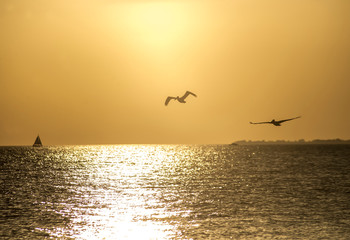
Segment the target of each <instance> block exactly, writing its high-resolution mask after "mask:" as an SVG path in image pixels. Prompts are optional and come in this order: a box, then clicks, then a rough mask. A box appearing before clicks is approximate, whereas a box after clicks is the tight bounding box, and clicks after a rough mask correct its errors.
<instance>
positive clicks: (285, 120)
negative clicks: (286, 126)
mask: <svg viewBox="0 0 350 240" xmlns="http://www.w3.org/2000/svg"><path fill="white" fill-rule="evenodd" d="M300 117H301V116H299V117H295V118H289V119H284V120H280V121H277V122H279V123H283V122H287V121H290V120H293V119H297V118H300Z"/></svg>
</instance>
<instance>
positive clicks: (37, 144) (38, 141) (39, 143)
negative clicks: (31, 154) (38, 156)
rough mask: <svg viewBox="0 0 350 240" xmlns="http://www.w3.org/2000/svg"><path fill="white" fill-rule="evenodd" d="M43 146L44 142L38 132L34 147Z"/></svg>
mask: <svg viewBox="0 0 350 240" xmlns="http://www.w3.org/2000/svg"><path fill="white" fill-rule="evenodd" d="M42 146H43V144H42V143H41V140H40V137H39V134H38V136H37V137H36V139H35V142H34V144H33V147H42Z"/></svg>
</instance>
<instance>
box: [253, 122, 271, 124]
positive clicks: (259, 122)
mask: <svg viewBox="0 0 350 240" xmlns="http://www.w3.org/2000/svg"><path fill="white" fill-rule="evenodd" d="M249 123H250V124H265V123H271V122H256V123H254V122H249Z"/></svg>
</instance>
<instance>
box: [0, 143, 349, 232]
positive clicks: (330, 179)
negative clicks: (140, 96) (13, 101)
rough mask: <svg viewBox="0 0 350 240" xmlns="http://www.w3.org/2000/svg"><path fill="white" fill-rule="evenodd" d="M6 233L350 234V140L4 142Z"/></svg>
mask: <svg viewBox="0 0 350 240" xmlns="http://www.w3.org/2000/svg"><path fill="white" fill-rule="evenodd" d="M0 163H1V179H0V180H1V181H0V183H1V201H0V229H1V233H0V234H1V235H0V238H2V239H20V238H23V239H33V238H34V239H37V238H39V239H40V238H49V237H52V238H64V239H69V238H71V239H230V238H232V239H259V238H261V239H262V238H264V239H349V238H350V146H349V145H333V146H332V145H289V146H287V145H280V146H274V145H273V146H272V145H271V146H228V145H108V146H60V147H44V148H32V147H0Z"/></svg>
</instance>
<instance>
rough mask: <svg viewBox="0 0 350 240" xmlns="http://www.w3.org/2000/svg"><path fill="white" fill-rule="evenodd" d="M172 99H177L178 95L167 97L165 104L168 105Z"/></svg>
mask: <svg viewBox="0 0 350 240" xmlns="http://www.w3.org/2000/svg"><path fill="white" fill-rule="evenodd" d="M171 99H176V97H167V99H166V100H165V106H167V105H168V103H169V102H170V100H171Z"/></svg>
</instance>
